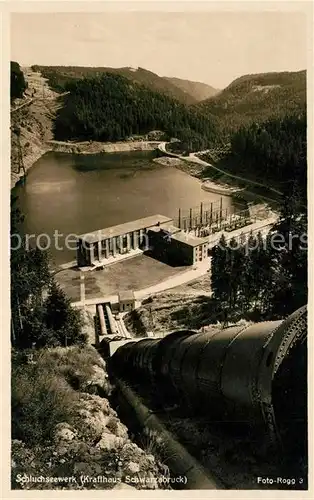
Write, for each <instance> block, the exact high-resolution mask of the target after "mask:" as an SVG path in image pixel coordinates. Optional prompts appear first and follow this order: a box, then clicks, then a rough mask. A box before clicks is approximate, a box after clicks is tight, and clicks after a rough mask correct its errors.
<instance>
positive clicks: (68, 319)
mask: <svg viewBox="0 0 314 500" xmlns="http://www.w3.org/2000/svg"><path fill="white" fill-rule="evenodd" d="M44 323H45V325H46V327H47V329H48V331H53V332H54V335H55V337H56V339H57V341H58V343H59V344H60V345H62V346H65V347H66V346H69V345H72V344H74V343H80V342H82V343H84V342H85V341H86V338H85V335H84V334H83V333H82V318H81V314H80V311H79V310H77V309H74V308H73V307H72V306H71V302H70V299H69V298H68V297H67V296H66V295H65V293H64V292H63V290H62V289H61V288H60V287H59V286H58V285H57V284H56V283H55V282H53V283H52V285H51V286H50V289H49V294H48V297H47V299H46V301H45V314H44Z"/></svg>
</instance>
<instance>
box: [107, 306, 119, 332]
mask: <svg viewBox="0 0 314 500" xmlns="http://www.w3.org/2000/svg"><path fill="white" fill-rule="evenodd" d="M105 308H106V314H107V317H108V321H109V327H110V330H111V333H115V334H116V333H118V330H117V326H116V320H115V319H114V317H113V314H112V312H111V307H110V306H109V304H105Z"/></svg>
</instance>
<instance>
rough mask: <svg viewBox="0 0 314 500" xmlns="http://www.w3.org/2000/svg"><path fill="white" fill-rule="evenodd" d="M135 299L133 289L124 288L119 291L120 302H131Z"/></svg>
mask: <svg viewBox="0 0 314 500" xmlns="http://www.w3.org/2000/svg"><path fill="white" fill-rule="evenodd" d="M132 300H135V296H134V292H133V290H123V291H121V292H119V302H130V301H132Z"/></svg>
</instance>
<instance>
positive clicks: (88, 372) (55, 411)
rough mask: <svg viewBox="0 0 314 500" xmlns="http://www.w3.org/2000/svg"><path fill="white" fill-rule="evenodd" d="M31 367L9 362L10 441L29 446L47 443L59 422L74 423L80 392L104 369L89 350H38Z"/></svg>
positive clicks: (18, 360)
mask: <svg viewBox="0 0 314 500" xmlns="http://www.w3.org/2000/svg"><path fill="white" fill-rule="evenodd" d="M34 361H35V363H34V364H27V363H25V362H24V363H21V356H19V355H15V356H14V357H13V361H12V376H11V399H12V437H13V439H20V440H22V441H24V442H25V443H26V444H27V445H29V446H33V445H38V444H41V443H42V444H44V443H47V441H49V440H51V438H52V433H53V430H54V428H55V426H56V424H58V423H59V422H67V423H69V424H72V423H74V422H75V408H76V407H77V404H78V403H79V400H80V390H84V389H85V388H86V384H87V383H88V381H89V380H90V378H91V377H92V375H93V373H94V369H93V366H95V365H97V366H99V367H100V368H104V364H103V361H102V359H101V358H100V357H99V355H98V354H97V352H96V351H95V350H94V349H93V348H92V347H90V346H87V347H84V348H80V347H78V346H74V347H70V348H55V349H42V350H39V351H36V352H35V353H34Z"/></svg>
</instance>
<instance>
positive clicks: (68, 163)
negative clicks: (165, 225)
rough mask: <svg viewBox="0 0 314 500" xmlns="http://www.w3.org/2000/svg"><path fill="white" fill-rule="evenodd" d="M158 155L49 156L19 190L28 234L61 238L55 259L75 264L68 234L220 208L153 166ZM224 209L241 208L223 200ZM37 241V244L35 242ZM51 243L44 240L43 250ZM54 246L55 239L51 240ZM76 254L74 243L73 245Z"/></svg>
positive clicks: (192, 183)
mask: <svg viewBox="0 0 314 500" xmlns="http://www.w3.org/2000/svg"><path fill="white" fill-rule="evenodd" d="M154 157H155V153H154V152H149V153H148V152H132V153H113V154H108V153H107V154H98V155H73V154H67V153H53V152H50V153H46V154H45V155H44V156H42V157H41V158H40V159H39V160H38V161H37V162H36V164H35V165H34V166H33V167H32V168H31V169H30V171H29V172H28V175H27V181H26V183H25V184H24V185H20V186H17V187H16V188H15V192H16V194H17V195H18V197H19V205H20V208H21V210H22V212H23V214H24V215H25V221H24V227H23V229H24V231H25V232H27V233H28V234H34V235H36V237H38V235H40V234H47V235H48V236H49V237H50V238H52V237H53V235H54V234H55V232H56V231H58V233H59V234H62V235H63V236H62V237H60V239H59V240H58V241H59V245H58V246H59V248H61V247H62V250H58V249H57V248H55V245H54V244H53V245H52V246H51V248H50V253H51V257H52V258H53V260H54V261H55V263H56V264H61V263H64V262H67V261H70V260H72V259H74V258H75V252H74V251H71V250H69V249H66V248H65V247H64V238H65V236H66V235H68V234H77V235H79V234H82V233H85V232H90V231H93V230H97V229H101V228H105V227H108V226H112V225H115V224H121V223H124V222H128V221H130V220H134V219H138V218H141V217H146V216H148V215H153V214H157V213H160V214H163V215H166V216H169V217H173V218H177V217H178V209H179V207H180V208H181V209H182V210H185V211H187V210H188V209H189V208H191V207H197V206H199V204H200V202H201V201H202V202H204V204H208V203H210V202H216V204H217V203H219V200H220V198H221V196H220V195H218V194H214V193H209V192H206V191H204V190H202V189H201V183H200V181H199V180H197V179H195V178H193V177H191V176H190V175H188V174H186V173H185V172H182V171H181V170H178V169H176V168H174V167H168V166H162V165H160V164H158V163H156V162H153V159H154ZM222 203H223V208H224V209H226V208H228V209H231V210H232V209H233V207H234V206H235V204H238V202H237V201H236V200H234V199H233V198H232V197H228V196H223V197H222ZM30 241H34V240H30ZM46 241H48V240H47V238H46V239H45V237H44V236H42V237H41V239H40V244H41V245H42V246H43V247H44V246H45V245H46ZM52 241H55V239H52ZM71 245H72V248H73V243H71Z"/></svg>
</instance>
